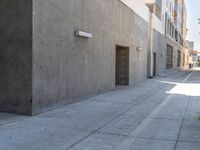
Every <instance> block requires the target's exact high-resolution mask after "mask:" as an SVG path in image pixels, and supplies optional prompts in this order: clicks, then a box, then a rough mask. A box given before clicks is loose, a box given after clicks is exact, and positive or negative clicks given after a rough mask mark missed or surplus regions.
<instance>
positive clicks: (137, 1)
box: [120, 0, 165, 34]
mask: <svg viewBox="0 0 200 150" xmlns="http://www.w3.org/2000/svg"><path fill="white" fill-rule="evenodd" d="M120 1H121V2H123V3H124V4H125V5H127V6H128V7H129V8H130V9H132V10H133V11H134V12H135V13H136V14H138V15H139V16H140V17H142V18H143V19H144V20H145V21H146V22H148V23H149V15H150V12H149V8H148V7H147V6H146V4H145V3H155V0H120ZM164 16H165V15H164V14H163V15H162V19H161V20H159V19H158V18H157V17H156V16H155V15H154V14H153V17H152V19H153V20H152V26H153V28H154V29H156V30H157V31H158V32H160V33H161V34H164V29H165V28H164V26H165V24H164V23H163V21H165V18H164Z"/></svg>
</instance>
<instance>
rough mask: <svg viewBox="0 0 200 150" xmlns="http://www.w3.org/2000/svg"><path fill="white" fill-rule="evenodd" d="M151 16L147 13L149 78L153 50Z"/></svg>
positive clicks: (151, 74) (150, 13)
mask: <svg viewBox="0 0 200 150" xmlns="http://www.w3.org/2000/svg"><path fill="white" fill-rule="evenodd" d="M152 19H153V14H152V12H151V11H150V12H149V29H148V32H149V33H148V55H149V56H148V57H149V62H148V63H149V78H152V77H153V48H152V42H153V41H152V39H153V25H152V22H153V21H152Z"/></svg>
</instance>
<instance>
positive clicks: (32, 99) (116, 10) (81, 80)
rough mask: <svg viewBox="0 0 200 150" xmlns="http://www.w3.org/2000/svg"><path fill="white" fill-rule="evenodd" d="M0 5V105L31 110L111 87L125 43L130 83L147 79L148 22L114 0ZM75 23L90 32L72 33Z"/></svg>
mask: <svg viewBox="0 0 200 150" xmlns="http://www.w3.org/2000/svg"><path fill="white" fill-rule="evenodd" d="M0 7H1V9H0V11H2V12H4V14H3V13H0V14H1V15H2V17H1V20H2V21H0V30H1V31H3V32H2V33H3V35H1V41H4V42H5V43H4V44H1V45H0V46H1V49H3V52H1V53H0V55H1V72H2V73H1V80H0V85H1V93H0V94H1V97H0V104H1V105H0V111H7V112H14V113H21V114H27V115H34V114H38V113H42V112H45V111H48V110H50V109H53V108H56V107H59V106H61V105H63V104H68V103H71V102H74V101H75V99H76V98H79V97H84V96H87V95H90V94H92V93H97V92H101V91H107V90H111V89H114V88H115V55H116V54H115V53H116V46H117V45H120V46H126V47H129V49H130V56H129V57H130V64H129V68H130V70H129V72H130V74H129V78H130V81H129V82H130V84H134V83H135V82H138V81H142V80H145V79H146V76H147V36H146V35H147V32H148V23H147V22H146V21H145V20H144V19H142V18H141V17H140V16H138V15H137V14H136V13H134V12H133V10H131V9H130V8H129V7H127V6H126V5H124V4H123V3H122V2H120V1H119V0H109V1H107V0H56V1H55V0H33V1H27V0H2V1H1V2H0ZM13 10H14V12H13ZM6 13H7V14H6ZM8 18H10V20H9V19H8ZM6 27H9V28H6ZM76 29H80V30H84V31H88V32H91V33H92V34H93V38H91V39H85V38H80V37H76V36H74V31H75V30H76ZM8 37H9V38H8ZM136 47H141V48H142V49H143V50H142V51H137V50H136ZM5 60H6V63H4V61H5Z"/></svg>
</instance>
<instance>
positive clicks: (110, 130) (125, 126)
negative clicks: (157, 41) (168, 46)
mask: <svg viewBox="0 0 200 150" xmlns="http://www.w3.org/2000/svg"><path fill="white" fill-rule="evenodd" d="M198 116H200V72H199V71H198V70H195V71H192V70H190V71H170V72H168V73H167V76H166V77H165V78H161V77H158V78H155V79H150V80H147V81H144V82H141V83H138V84H136V85H134V86H129V87H124V88H118V89H116V90H114V91H110V92H107V93H104V94H100V95H97V96H94V97H92V98H89V99H87V100H85V101H81V102H77V103H75V104H71V105H68V106H65V107H62V108H60V109H56V110H54V111H50V112H47V113H44V114H41V115H38V116H34V117H24V116H16V115H11V114H4V113H1V114H0V150H68V149H69V150H199V149H200V121H199V120H198Z"/></svg>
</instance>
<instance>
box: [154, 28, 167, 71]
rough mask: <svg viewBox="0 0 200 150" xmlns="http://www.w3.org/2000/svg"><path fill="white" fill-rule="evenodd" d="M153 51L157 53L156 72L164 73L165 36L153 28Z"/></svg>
mask: <svg viewBox="0 0 200 150" xmlns="http://www.w3.org/2000/svg"><path fill="white" fill-rule="evenodd" d="M153 52H155V53H156V55H157V57H156V58H157V64H156V65H157V69H156V70H157V74H158V75H163V74H165V69H166V57H165V52H166V43H165V36H164V35H163V34H161V33H159V32H158V31H156V30H155V29H154V30H153ZM163 53H164V55H162V54H163Z"/></svg>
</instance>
